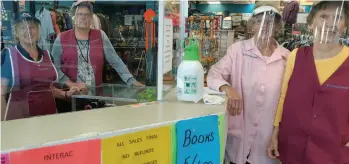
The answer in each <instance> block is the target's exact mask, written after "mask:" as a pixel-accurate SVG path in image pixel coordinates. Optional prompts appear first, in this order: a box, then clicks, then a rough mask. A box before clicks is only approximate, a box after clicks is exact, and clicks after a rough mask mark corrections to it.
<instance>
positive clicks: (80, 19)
mask: <svg viewBox="0 0 349 164" xmlns="http://www.w3.org/2000/svg"><path fill="white" fill-rule="evenodd" d="M91 22H92V13H91V11H90V10H89V8H87V7H79V6H77V7H76V10H75V13H74V25H75V27H78V28H91Z"/></svg>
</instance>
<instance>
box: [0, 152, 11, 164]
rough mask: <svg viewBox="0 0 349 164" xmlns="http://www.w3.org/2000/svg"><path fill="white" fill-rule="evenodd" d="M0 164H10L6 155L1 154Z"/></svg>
mask: <svg viewBox="0 0 349 164" xmlns="http://www.w3.org/2000/svg"><path fill="white" fill-rule="evenodd" d="M1 164H10V159H9V156H8V154H1Z"/></svg>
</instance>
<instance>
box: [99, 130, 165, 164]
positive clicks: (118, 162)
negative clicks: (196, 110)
mask: <svg viewBox="0 0 349 164" xmlns="http://www.w3.org/2000/svg"><path fill="white" fill-rule="evenodd" d="M170 136H171V127H170V126H165V127H160V128H154V129H149V130H144V131H139V132H135V133H130V134H125V135H121V136H116V137H111V138H106V139H102V163H103V164H162V163H171V146H170V145H171V137H170Z"/></svg>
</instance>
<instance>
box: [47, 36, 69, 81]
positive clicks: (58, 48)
mask: <svg viewBox="0 0 349 164" xmlns="http://www.w3.org/2000/svg"><path fill="white" fill-rule="evenodd" d="M51 55H52V57H53V61H54V65H55V67H56V70H57V73H58V82H59V83H60V84H61V85H67V86H68V87H70V86H71V85H72V84H74V83H73V82H72V81H71V80H70V79H69V77H68V76H66V75H65V74H64V73H63V72H62V70H61V67H62V63H61V61H62V59H61V57H62V45H61V35H60V34H59V35H58V36H57V38H56V40H55V42H54V43H53V46H52V52H51Z"/></svg>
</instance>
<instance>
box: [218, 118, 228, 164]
mask: <svg viewBox="0 0 349 164" xmlns="http://www.w3.org/2000/svg"><path fill="white" fill-rule="evenodd" d="M218 129H219V144H220V149H221V150H220V153H221V156H220V159H221V163H223V160H224V153H225V150H224V149H225V146H224V145H225V140H226V120H225V115H224V114H222V115H219V116H218Z"/></svg>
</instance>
